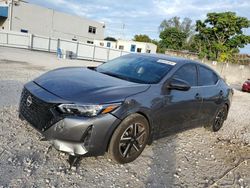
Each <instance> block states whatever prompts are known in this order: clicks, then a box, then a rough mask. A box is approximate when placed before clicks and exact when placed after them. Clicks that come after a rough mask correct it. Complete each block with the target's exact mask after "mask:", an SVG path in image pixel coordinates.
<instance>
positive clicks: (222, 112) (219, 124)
mask: <svg viewBox="0 0 250 188" xmlns="http://www.w3.org/2000/svg"><path fill="white" fill-rule="evenodd" d="M225 117H226V111H225V109H224V108H223V109H221V110H220V111H219V112H218V113H217V115H216V117H215V122H214V130H215V131H217V130H219V129H220V128H221V127H222V125H223V122H224V121H225Z"/></svg>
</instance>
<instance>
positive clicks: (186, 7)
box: [29, 0, 250, 53]
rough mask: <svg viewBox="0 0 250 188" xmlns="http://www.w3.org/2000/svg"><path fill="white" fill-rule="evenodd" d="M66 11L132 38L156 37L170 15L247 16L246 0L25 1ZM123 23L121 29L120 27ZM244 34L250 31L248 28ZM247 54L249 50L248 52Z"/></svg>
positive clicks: (194, 17) (249, 4) (249, 14)
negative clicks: (231, 14) (209, 13)
mask: <svg viewBox="0 0 250 188" xmlns="http://www.w3.org/2000/svg"><path fill="white" fill-rule="evenodd" d="M29 1H30V2H31V3H36V4H40V5H42V6H46V7H49V8H53V9H56V10H58V11H63V12H66V13H69V14H75V15H78V16H83V17H88V18H90V19H93V20H96V21H99V22H102V23H105V25H106V31H105V34H106V35H109V36H116V37H124V36H125V37H126V38H128V39H129V38H133V36H134V35H135V34H147V35H149V36H150V37H151V38H155V39H157V38H158V36H159V33H158V26H159V25H160V23H161V21H162V20H163V19H169V18H171V17H173V16H179V17H181V18H184V17H189V18H191V19H192V20H193V21H194V22H195V20H197V19H205V17H206V14H207V13H208V12H222V11H233V12H236V13H237V14H238V15H240V16H244V17H247V18H248V19H250V11H249V10H250V2H249V0H185V1H184V0H136V1H135V0H126V1H124V0H95V1H93V0H29ZM123 25H125V28H123ZM246 33H250V30H249V29H248V30H247V31H246ZM249 53H250V52H249Z"/></svg>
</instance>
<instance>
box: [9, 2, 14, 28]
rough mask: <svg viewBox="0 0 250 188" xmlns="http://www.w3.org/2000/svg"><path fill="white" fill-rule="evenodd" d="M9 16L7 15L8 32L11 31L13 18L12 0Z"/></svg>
mask: <svg viewBox="0 0 250 188" xmlns="http://www.w3.org/2000/svg"><path fill="white" fill-rule="evenodd" d="M10 6H11V7H10V15H9V19H10V22H9V30H10V31H11V30H12V17H13V6H14V0H11V3H10Z"/></svg>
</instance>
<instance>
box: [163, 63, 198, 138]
mask: <svg viewBox="0 0 250 188" xmlns="http://www.w3.org/2000/svg"><path fill="white" fill-rule="evenodd" d="M174 78H176V79H181V80H184V81H186V82H187V83H188V84H189V85H190V86H191V87H190V89H189V90H188V91H180V90H175V89H171V90H169V89H165V88H164V90H165V91H164V92H163V95H164V96H163V98H164V105H163V107H162V109H161V112H160V114H161V115H160V117H159V123H160V130H161V133H163V134H165V133H167V134H169V133H173V132H177V131H180V130H182V129H186V128H188V127H189V126H190V124H192V123H193V124H194V123H195V122H196V120H197V119H198V118H199V110H200V107H201V103H202V99H201V98H200V93H199V88H198V87H197V85H198V73H197V67H196V64H192V63H190V64H184V65H183V66H181V67H180V68H179V69H178V70H177V71H176V72H175V73H174V74H173V76H172V78H171V79H174ZM171 79H170V80H171Z"/></svg>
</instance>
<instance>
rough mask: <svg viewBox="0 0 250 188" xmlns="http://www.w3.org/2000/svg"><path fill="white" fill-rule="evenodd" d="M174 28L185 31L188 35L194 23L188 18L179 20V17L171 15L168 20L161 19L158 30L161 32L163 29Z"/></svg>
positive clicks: (192, 29) (191, 31)
mask: <svg viewBox="0 0 250 188" xmlns="http://www.w3.org/2000/svg"><path fill="white" fill-rule="evenodd" d="M169 28H176V29H177V30H179V31H182V32H184V33H186V35H187V36H190V35H191V34H192V33H193V31H194V25H193V24H192V20H191V19H190V18H184V19H183V21H182V22H181V21H180V17H177V16H175V17H173V18H171V19H169V20H166V19H165V20H163V21H162V22H161V24H160V26H159V31H160V32H162V31H164V30H165V29H169Z"/></svg>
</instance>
